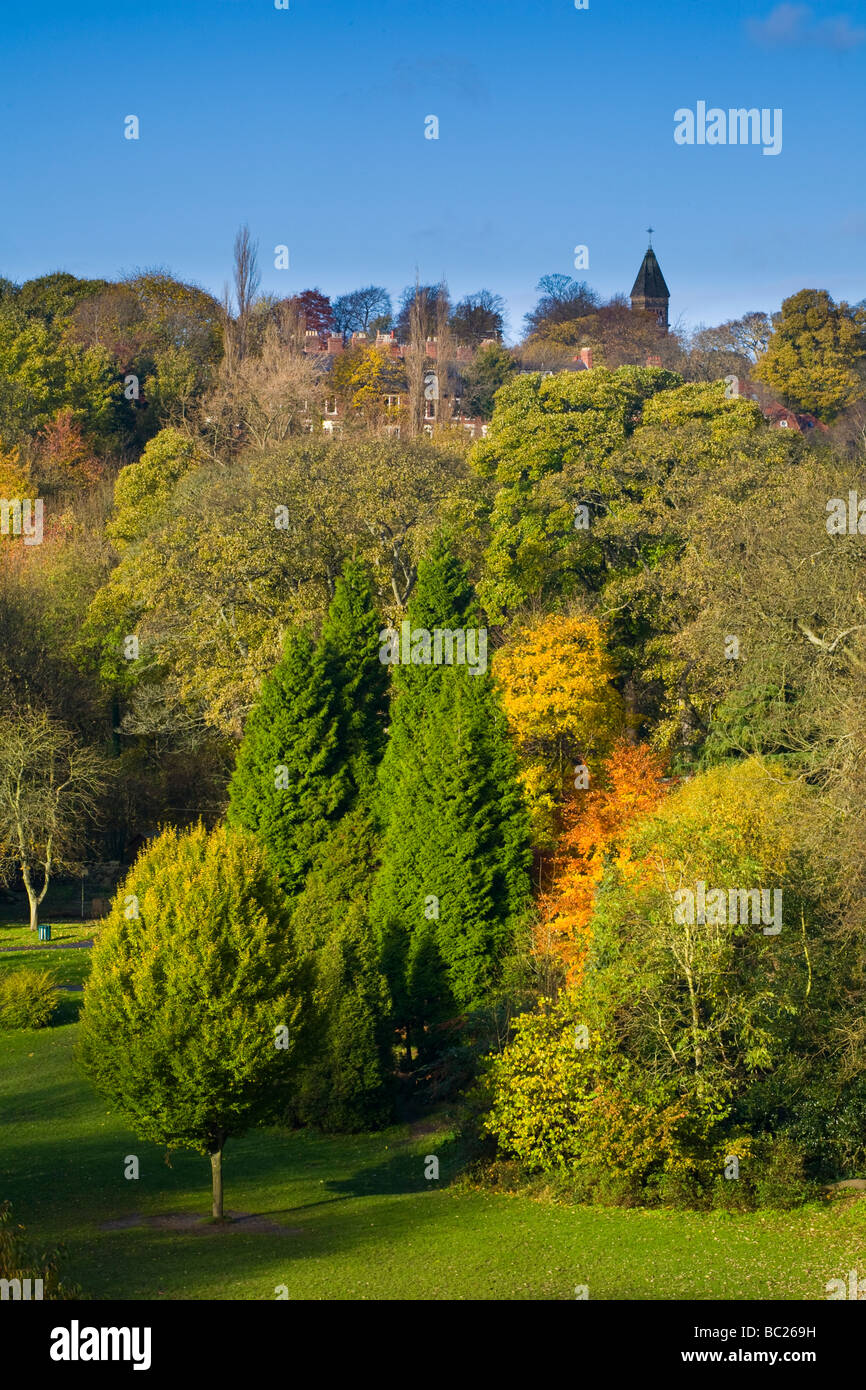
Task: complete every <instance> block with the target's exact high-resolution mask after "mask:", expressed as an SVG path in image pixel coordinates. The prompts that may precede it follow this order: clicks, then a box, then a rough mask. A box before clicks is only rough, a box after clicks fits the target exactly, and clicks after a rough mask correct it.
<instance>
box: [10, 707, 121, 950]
mask: <svg viewBox="0 0 866 1390" xmlns="http://www.w3.org/2000/svg"><path fill="white" fill-rule="evenodd" d="M107 774H108V763H107V761H106V760H105V759H104V758H103V757H102V756H101V754H99V753H98V752H96V750H95V749H93V748H88V747H87V746H86V745H84V744H82V743H81V742H80V741H79V739H78V738H77V736H76V735H75V734H74V733H73V732H72V730H71V729H69V728H67V727H66V725H64V724H61V723H60V722H59V721H57V720H55V719H52V718H51V716H50V715H49V714H47V713H45V712H44V711H42V710H35V709H33V708H31V707H29V706H28V707H25V708H23V709H21V710H20V711H17V712H15V713H13V714H12V715H10V716H8V717H7V718H6V719H5V720H4V722H3V725H2V728H0V874H2V876H3V877H4V878H6V879H8V878H9V877H10V876H11V875H12V874H13V873H14V872H15V870H19V871H20V873H21V877H22V878H23V880H24V887H25V889H26V892H27V898H28V901H29V903H30V928H31V930H32V931H35V930H36V925H37V920H38V914H39V906H40V904H41V902H42V900H43V898H44V897H45V894H46V893H47V892H48V885H49V883H50V882H51V878H52V875H53V874H55V873H56V872H57V871H58V870H62V869H72V868H74V867H76V855H77V853H78V852H80V850H81V849H82V847H83V840H84V826H85V825H86V823H87V822H88V821H92V819H93V817H94V815H95V813H96V809H97V803H98V799H99V795H100V793H101V792H102V790H103V789H104V787H105V785H106V783H107ZM40 879H41V882H40V881H39V880H40Z"/></svg>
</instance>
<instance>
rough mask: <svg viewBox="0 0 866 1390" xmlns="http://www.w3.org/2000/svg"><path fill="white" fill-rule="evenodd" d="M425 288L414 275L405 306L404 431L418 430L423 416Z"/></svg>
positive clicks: (412, 433)
mask: <svg viewBox="0 0 866 1390" xmlns="http://www.w3.org/2000/svg"><path fill="white" fill-rule="evenodd" d="M427 314H428V305H427V291H426V289H425V287H424V286H422V285H421V283H420V281H419V280H418V277H417V275H416V277H415V294H414V296H413V298H412V300H411V303H410V306H409V342H408V344H407V346H406V351H405V353H404V356H403V365H404V367H405V369H406V382H407V385H408V388H409V389H408V410H407V418H406V425H407V434H408V435H409V437H410V438H414V437H415V436H416V435H418V434H420V433H421V421H422V419H423V418H424V374H425V370H426V367H427Z"/></svg>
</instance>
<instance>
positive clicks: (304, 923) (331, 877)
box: [292, 808, 393, 1131]
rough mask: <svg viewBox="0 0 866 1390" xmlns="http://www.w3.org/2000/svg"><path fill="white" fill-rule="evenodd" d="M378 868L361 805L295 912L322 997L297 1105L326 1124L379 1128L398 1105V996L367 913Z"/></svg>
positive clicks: (306, 1116) (336, 834)
mask: <svg viewBox="0 0 866 1390" xmlns="http://www.w3.org/2000/svg"><path fill="white" fill-rule="evenodd" d="M375 867H376V842H375V835H374V832H373V827H372V825H371V823H370V821H369V819H368V817H367V816H366V815H365V814H364V813H363V811H362V810H361V809H360V808H356V809H354V810H352V811H349V812H348V813H347V814H346V815H345V816H343V818H342V819H341V820H340V822H339V824H338V825H337V826H336V828H335V829H334V831H333V832H332V834H331V836H330V837H329V839H328V840H326V841H325V842H324V843H323V844H322V845H321V846H320V849H319V852H318V855H317V857H316V862H315V864H314V865H313V868H312V869H311V870H310V873H309V874H308V875H307V881H306V884H305V885H304V891H303V893H301V895H300V897H299V898H298V899H297V902H296V904H295V909H294V915H293V918H292V926H293V930H294V932H295V936H296V939H297V942H298V945H299V948H300V949H301V950H302V951H303V953H304V955H305V957H306V958H308V959H309V960H311V962H312V965H313V973H314V979H315V986H314V998H315V1000H316V1013H315V1017H316V1036H315V1039H314V1041H313V1045H312V1048H311V1051H310V1055H309V1057H308V1059H307V1061H306V1062H305V1064H304V1065H303V1066H302V1067H301V1072H300V1081H299V1086H298V1093H299V1095H298V1102H297V1106H296V1112H297V1118H298V1119H299V1120H300V1121H301V1122H302V1123H307V1124H314V1125H316V1126H317V1127H318V1128H319V1129H324V1130H342V1131H351V1130H357V1129H364V1128H373V1127H375V1126H376V1125H378V1124H381V1123H384V1122H385V1121H386V1120H387V1119H388V1117H389V1114H390V1105H391V1091H390V1073H391V1071H392V1058H391V1032H392V1029H393V1025H392V1024H391V1022H390V1011H391V1001H390V997H389V994H388V986H387V983H386V981H385V978H384V976H383V974H382V971H381V968H380V965H379V954H378V949H377V946H376V942H375V938H374V937H373V934H372V932H371V930H370V925H369V921H368V919H367V903H368V899H369V893H370V884H371V882H372V879H373V875H374V872H375Z"/></svg>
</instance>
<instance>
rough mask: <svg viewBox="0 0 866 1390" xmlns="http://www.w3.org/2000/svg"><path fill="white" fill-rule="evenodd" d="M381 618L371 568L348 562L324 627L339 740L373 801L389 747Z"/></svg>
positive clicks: (359, 788)
mask: <svg viewBox="0 0 866 1390" xmlns="http://www.w3.org/2000/svg"><path fill="white" fill-rule="evenodd" d="M380 626H381V624H380V620H379V616H378V614H377V612H376V607H375V597H374V593H373V586H372V584H371V582H370V575H369V571H368V570H367V568H366V566H365V565H363V564H361V563H360V562H359V561H357V560H349V561H347V563H346V565H345V567H344V569H343V573H342V575H341V576H340V578H339V579H338V580H337V584H336V587H335V592H334V597H333V599H332V601H331V605H330V608H329V610H328V616H327V619H326V621H325V626H324V628H323V631H322V649H323V655H324V657H325V660H326V662H327V665H328V671H329V674H330V676H331V680H332V682H333V684H334V688H335V689H336V691H337V697H338V701H339V709H340V744H341V751H342V755H343V757H344V758H345V760H346V765H347V769H348V772H349V775H350V777H351V779H352V782H353V784H354V787H355V790H356V795H357V796H358V797H360V799H361V800H362V801H363V802H364V804H369V801H370V799H371V797H372V794H373V789H374V787H375V782H376V768H377V766H378V764H379V762H380V760H381V757H382V754H383V752H384V750H385V724H386V718H385V716H386V712H387V706H388V668H387V666H384V665H383V664H382V662H381V661H380V660H379V629H380Z"/></svg>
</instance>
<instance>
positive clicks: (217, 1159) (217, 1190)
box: [210, 1144, 223, 1221]
mask: <svg viewBox="0 0 866 1390" xmlns="http://www.w3.org/2000/svg"><path fill="white" fill-rule="evenodd" d="M210 1169H211V1178H212V1180H213V1209H212V1215H213V1219H214V1221H222V1219H223V1148H222V1144H220V1146H219V1148H218V1149H215V1150H214V1151H213V1153H212V1154H211V1156H210Z"/></svg>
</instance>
